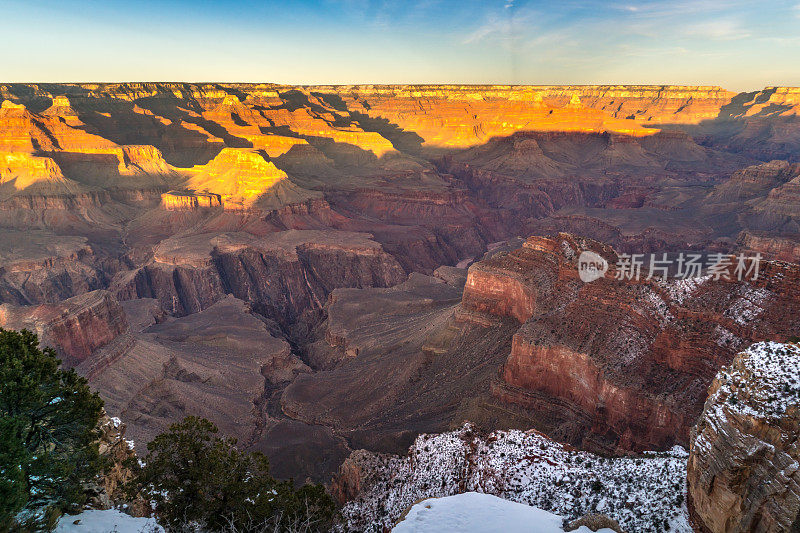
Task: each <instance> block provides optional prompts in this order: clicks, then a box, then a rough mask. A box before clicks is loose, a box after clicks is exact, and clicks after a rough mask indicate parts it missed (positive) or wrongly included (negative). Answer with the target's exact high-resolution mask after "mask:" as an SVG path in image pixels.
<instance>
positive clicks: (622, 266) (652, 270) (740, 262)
mask: <svg viewBox="0 0 800 533" xmlns="http://www.w3.org/2000/svg"><path fill="white" fill-rule="evenodd" d="M760 267H761V254H760V253H756V254H755V255H749V256H748V255H745V254H743V253H740V254H739V255H730V254H722V253H712V254H707V255H704V254H701V253H683V252H681V253H679V254H677V255H675V254H671V255H670V254H667V253H662V254H660V257H659V254H619V255H618V256H617V263H616V265H615V268H614V270H613V274H614V276H613V277H614V278H615V279H618V280H632V281H639V280H640V279H653V278H658V279H668V278H672V279H691V278H700V277H705V276H709V277H710V278H711V279H713V280H725V281H733V280H738V281H744V280H752V281H755V280H757V279H758V274H759V269H760ZM608 270H609V264H608V261H606V260H605V259H604V258H603V257H601V256H600V255H599V254H597V253H595V252H592V251H590V250H585V251H583V252H581V254H580V256H579V257H578V275H579V277H580V278H581V281H583V282H585V283H590V282H592V281H594V280H596V279H600V278H602V277H605V275H606V272H608Z"/></svg>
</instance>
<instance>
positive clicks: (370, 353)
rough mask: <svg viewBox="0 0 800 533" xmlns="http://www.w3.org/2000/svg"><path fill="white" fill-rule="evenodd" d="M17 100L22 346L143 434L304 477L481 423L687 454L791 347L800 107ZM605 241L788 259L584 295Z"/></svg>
mask: <svg viewBox="0 0 800 533" xmlns="http://www.w3.org/2000/svg"><path fill="white" fill-rule="evenodd" d="M0 101H1V103H0V229H2V232H1V233H0V327H13V328H22V327H27V328H29V329H33V330H35V331H37V332H38V333H39V334H40V336H41V337H42V339H43V340H44V342H45V343H48V344H52V345H54V346H55V347H56V348H57V350H58V351H59V353H60V354H61V357H62V358H63V359H64V361H65V363H66V364H68V365H69V366H74V367H76V368H77V370H78V371H79V372H81V373H82V374H84V375H86V376H87V377H88V378H89V380H90V382H91V384H92V385H93V386H94V387H95V388H96V389H97V390H98V391H100V393H101V395H102V396H103V397H104V399H105V400H106V402H107V406H108V409H109V411H110V412H112V414H119V415H120V416H122V417H123V418H124V420H125V421H126V423H127V424H128V427H129V433H130V434H131V435H132V436H133V437H134V438H136V439H137V440H143V441H146V440H148V439H150V438H152V436H153V435H155V434H157V433H158V432H159V431H161V430H162V429H163V428H164V427H166V426H167V425H168V424H169V423H170V422H171V421H174V420H177V419H180V418H182V417H183V416H185V415H186V414H190V413H200V414H202V415H204V416H207V417H208V418H210V419H212V420H213V421H214V422H216V423H217V424H218V425H219V426H220V427H221V428H222V429H223V430H224V431H226V432H228V433H230V434H232V435H235V436H236V437H237V438H239V440H240V442H243V443H246V445H247V446H249V447H252V448H254V449H260V450H263V451H265V452H267V453H268V454H269V455H270V456H271V457H272V458H273V463H274V464H275V465H276V466H275V471H276V472H277V473H278V474H279V475H282V476H295V477H298V478H300V479H302V478H304V477H305V476H311V477H313V478H315V479H326V478H327V476H329V474H330V473H331V472H333V471H335V470H336V468H337V467H338V465H339V464H340V463H341V461H342V460H343V459H344V457H346V455H347V453H348V452H349V450H351V449H354V448H358V447H366V448H370V449H373V450H379V451H392V452H399V451H401V450H403V449H405V448H407V446H408V445H409V444H410V443H411V442H412V441H413V439H414V437H415V436H416V435H417V434H418V433H419V432H422V431H431V432H433V431H442V430H444V429H447V428H450V427H454V426H455V425H458V424H460V422H461V421H462V420H464V419H470V420H473V421H474V422H475V423H476V424H478V425H480V426H482V427H485V428H487V429H496V428H498V427H512V426H516V427H526V428H527V427H537V428H539V429H541V430H543V431H545V432H547V433H548V434H549V435H550V436H552V437H554V438H557V439H560V440H562V441H568V442H570V443H572V444H575V445H579V446H583V447H587V448H591V449H594V450H599V451H603V452H620V451H625V450H640V449H642V448H647V447H666V446H668V445H670V444H671V443H673V442H679V443H686V442H687V439H688V428H689V427H690V426H691V425H692V424H693V423H694V420H695V418H696V416H697V415H698V414H699V413H700V410H701V408H702V405H703V401H704V399H705V397H704V391H705V390H706V389H707V387H708V384H709V382H710V380H711V379H712V377H713V376H714V374H715V373H716V371H717V370H718V369H719V367H720V365H722V364H724V363H728V362H730V360H731V358H732V357H733V354H734V353H735V352H736V350H738V349H740V348H741V347H742V346H743V344H744V343H746V342H750V341H753V340H762V339H770V338H775V337H778V338H779V339H780V338H782V337H784V336H786V335H788V334H790V333H796V331H797V330H798V328H797V326H798V324H796V323H794V322H792V319H790V318H787V316H797V313H795V312H794V311H793V312H792V313H789V312H788V311H786V309H787V308H789V309H794V307H792V306H795V305H796V301H797V296H798V295H797V290H798V288H797V281H798V280H797V272H796V265H795V264H794V263H796V262H797V261H798V260H800V207H798V206H800V203H799V201H798V199H799V198H800V120H799V119H798V117H797V110H798V108H799V107H800V89H797V88H780V87H773V88H766V89H764V90H762V91H757V92H753V93H740V94H736V93H733V92H730V91H726V90H724V89H721V88H719V87H675V86H580V87H557V86H378V85H375V86H367V85H362V86H313V87H310V86H309V87H291V86H282V85H275V84H211V83H209V84H186V83H123V84H0ZM562 231H566V232H569V233H570V234H571V236H560V237H559V236H558V234H559V232H562ZM530 235H556V237H553V238H554V239H556V240H554V241H550V240H546V239H540V240H536V239H534V238H532V239H530V240H528V241H527V244H525V245H524V246H523V245H522V243H523V242H525V239H524V238H527V237H528V236H530ZM578 236H580V237H578ZM520 237H523V238H520ZM584 237H585V238H589V239H594V240H595V241H598V242H602V243H605V244H604V245H600V244H597V243H595V244H592V246H598V247H599V248H598V249H599V250H600V251H602V253H605V254H615V253H617V252H620V253H621V252H635V253H649V252H667V251H685V250H704V251H709V252H725V253H728V252H739V251H745V252H748V253H755V252H760V253H761V254H763V255H764V257H765V258H768V259H772V260H777V261H776V262H770V263H769V265H770V266H769V268H768V269H767V274H768V276H767V277H766V278H765V280H764V281H763V282H761V283H760V284H736V283H728V284H723V283H703V284H701V285H698V286H697V287H672V286H666V285H664V286H662V285H659V284H657V283H650V282H648V283H639V284H634V283H629V284H626V283H614V282H612V280H602V281H600V282H597V283H595V284H591V285H587V286H584V285H583V284H582V283H581V282H580V281H579V280H577V277H576V276H577V272H576V271H575V268H574V264H573V260H572V258H570V257H568V254H567V255H565V254H566V252H564V249H562V248H559V246H561V245H560V244H558V245H556V244H553V243H556V242H557V240H558V239H562V240H563V241H564V242H566V243H568V246H572V249H573V251H574V248H575V246H578V244H580V245H581V246H582V245H584V244H586V243H588V242H589V241H586V240H583V238H584ZM558 242H561V241H558ZM536 243H539V244H538V245H536ZM612 248H613V249H612ZM614 250H616V252H615V251H614ZM780 261H784V262H785V263H782V262H780ZM470 265H473V266H472V267H471V268H470V269H469V272H467V270H466V269H467V267H470ZM769 276H772V277H769ZM582 302H583V303H582ZM585 302H591V304H590V305H591V307H592V312H591V313H589V312H587V310H586V305H587V304H586V303H585ZM608 302H615V303H613V304H609V303H608ZM740 308H741V309H742V310H743V311H742V313H743V314H742V316H744V315H746V316H747V320H745V321H744V323H742V322H741V321H738V320H737V316H732V315H730V314H729V310H730V309H740ZM779 310H780V312H779ZM556 363H557V364H556ZM598 399H600V401H599V402H598ZM632 405H633V406H634V407H633V408H631V406H632ZM278 465H280V466H278Z"/></svg>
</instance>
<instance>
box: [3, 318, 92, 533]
mask: <svg viewBox="0 0 800 533" xmlns="http://www.w3.org/2000/svg"><path fill="white" fill-rule="evenodd" d="M59 365H60V361H59V360H58V358H57V356H56V353H55V351H54V350H53V349H52V348H44V349H40V348H39V339H38V338H37V337H36V335H34V334H33V333H31V332H30V331H27V330H23V331H21V332H16V331H10V330H4V329H2V328H0V501H2V502H3V505H1V506H0V531H3V530H9V529H14V528H15V527H19V524H18V523H17V521H16V519H17V518H19V516H18V513H20V511H23V510H24V511H25V513H22V515H20V516H27V517H28V518H31V517H32V518H36V517H39V518H41V517H44V516H47V514H48V513H46V512H45V511H47V510H51V511H52V510H72V509H75V508H76V507H77V506H79V505H80V504H82V503H83V501H84V498H85V497H84V491H83V483H84V482H86V481H88V480H91V479H93V478H94V477H95V476H96V475H97V474H98V473H99V471H100V467H101V464H100V460H99V457H98V451H97V439H98V437H99V434H98V431H97V425H98V420H99V418H100V416H101V413H102V408H103V402H102V400H101V399H100V398H99V397H98V396H97V394H95V393H92V392H91V391H90V390H89V387H88V385H87V382H86V379H84V378H82V377H80V376H78V375H77V374H76V373H75V371H74V370H64V369H62V368H59Z"/></svg>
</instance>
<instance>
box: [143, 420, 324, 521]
mask: <svg viewBox="0 0 800 533" xmlns="http://www.w3.org/2000/svg"><path fill="white" fill-rule="evenodd" d="M147 449H148V454H147V457H146V458H145V460H144V466H143V467H142V468H141V470H140V471H139V473H138V475H137V477H136V479H135V480H134V482H133V484H132V485H131V487H129V490H131V491H132V492H133V493H136V492H138V493H140V494H141V495H143V496H144V497H145V498H146V499H148V500H150V501H153V502H155V504H156V508H155V511H156V515H157V516H158V519H159V522H160V523H161V524H162V525H163V526H165V527H166V528H167V529H168V530H170V531H180V530H184V529H197V528H199V529H202V530H205V531H265V530H270V531H271V530H276V531H327V530H328V529H329V527H330V525H331V524H332V521H333V518H334V515H335V513H336V508H335V504H334V503H333V500H332V499H331V498H330V496H328V495H327V494H326V493H325V490H324V489H323V488H322V487H321V486H320V485H305V486H303V487H301V488H300V489H299V490H294V488H293V485H292V483H291V481H278V480H276V479H274V478H273V477H272V476H271V475H270V474H269V463H268V461H267V458H266V457H265V456H264V455H262V454H260V453H244V452H241V451H239V450H238V449H237V448H236V440H235V439H231V438H227V437H221V436H218V435H217V428H216V427H215V426H214V424H212V423H211V422H209V421H208V420H205V419H202V418H197V417H187V418H186V419H184V420H183V422H180V423H177V424H173V425H172V426H170V428H169V429H168V430H167V431H166V432H164V433H162V434H161V435H159V436H158V437H156V438H155V439H153V441H152V442H150V443H149V444H148V445H147Z"/></svg>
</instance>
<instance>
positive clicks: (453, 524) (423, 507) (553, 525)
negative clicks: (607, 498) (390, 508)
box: [392, 492, 614, 533]
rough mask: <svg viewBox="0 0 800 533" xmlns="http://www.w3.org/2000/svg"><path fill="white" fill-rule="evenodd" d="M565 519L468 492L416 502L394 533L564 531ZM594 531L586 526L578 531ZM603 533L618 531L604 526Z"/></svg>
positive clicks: (523, 532)
mask: <svg viewBox="0 0 800 533" xmlns="http://www.w3.org/2000/svg"><path fill="white" fill-rule="evenodd" d="M563 522H564V519H563V518H562V517H560V516H558V515H554V514H553V513H548V512H547V511H544V510H542V509H538V508H536V507H531V506H529V505H524V504H521V503H515V502H511V501H508V500H504V499H502V498H498V497H497V496H491V495H489V494H480V493H478V492H466V493H463V494H457V495H454V496H446V497H444V498H430V499H427V500H423V501H421V502H419V503H417V504H415V505H414V506H413V507H411V509H410V510H409V512H408V514H406V516H405V517H404V518H403V519H402V520H401V521H400V523H399V524H397V526H395V528H394V529H392V533H462V532H464V531H469V532H470V533H531V532H533V531H535V532H536V533H563V531H564V529H563V528H562V524H563ZM574 531H576V532H577V533H590V531H591V530H590V529H589V528H588V527H586V526H581V527H580V528H578V529H576V530H574ZM598 531H599V532H601V533H614V532H613V530H611V529H600V530H598Z"/></svg>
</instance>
